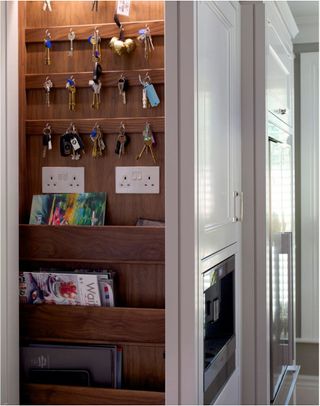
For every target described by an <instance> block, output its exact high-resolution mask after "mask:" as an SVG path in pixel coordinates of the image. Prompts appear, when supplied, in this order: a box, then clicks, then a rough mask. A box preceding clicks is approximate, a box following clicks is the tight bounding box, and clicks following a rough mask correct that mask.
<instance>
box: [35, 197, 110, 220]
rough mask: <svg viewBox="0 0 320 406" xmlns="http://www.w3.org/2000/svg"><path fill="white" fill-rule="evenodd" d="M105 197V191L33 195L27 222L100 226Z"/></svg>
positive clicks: (104, 207)
mask: <svg viewBox="0 0 320 406" xmlns="http://www.w3.org/2000/svg"><path fill="white" fill-rule="evenodd" d="M106 199H107V194H106V193H105V192H96V193H58V194H44V195H34V196H33V198H32V205H31V212H30V220H29V223H30V224H48V225H88V226H101V225H104V223H105V211H106Z"/></svg>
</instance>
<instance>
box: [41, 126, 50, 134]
mask: <svg viewBox="0 0 320 406" xmlns="http://www.w3.org/2000/svg"><path fill="white" fill-rule="evenodd" d="M42 133H43V134H44V135H51V125H50V124H49V123H47V124H46V126H45V127H44V129H43V131H42Z"/></svg>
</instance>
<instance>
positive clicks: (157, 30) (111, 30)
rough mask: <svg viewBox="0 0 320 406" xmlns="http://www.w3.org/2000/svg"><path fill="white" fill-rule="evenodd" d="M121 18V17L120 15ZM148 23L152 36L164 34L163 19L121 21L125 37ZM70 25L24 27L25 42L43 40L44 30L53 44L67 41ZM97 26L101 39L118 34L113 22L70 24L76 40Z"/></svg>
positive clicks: (84, 38)
mask: <svg viewBox="0 0 320 406" xmlns="http://www.w3.org/2000/svg"><path fill="white" fill-rule="evenodd" d="M120 18H121V17H120ZM146 25H148V27H149V28H150V31H151V34H152V36H154V37H156V36H158V35H163V34H164V21H163V20H155V21H154V20H151V21H150V20H144V21H135V22H125V23H123V28H124V34H125V38H135V37H138V36H139V30H141V29H142V28H145V26H146ZM70 28H71V27H70V25H67V26H63V25H59V26H47V27H40V28H27V29H26V34H25V35H26V42H41V43H42V42H43V40H44V38H45V31H46V30H49V32H50V34H51V39H52V41H53V45H54V43H55V42H59V41H64V42H69V41H68V33H69V32H70ZM95 28H97V29H98V30H99V35H100V37H101V39H102V40H104V39H105V40H106V39H109V38H112V37H118V36H119V28H118V27H117V25H116V24H115V23H107V24H90V25H72V30H73V31H74V32H75V35H76V38H75V42H76V41H87V40H88V38H89V36H90V35H92V33H93V31H94V30H95Z"/></svg>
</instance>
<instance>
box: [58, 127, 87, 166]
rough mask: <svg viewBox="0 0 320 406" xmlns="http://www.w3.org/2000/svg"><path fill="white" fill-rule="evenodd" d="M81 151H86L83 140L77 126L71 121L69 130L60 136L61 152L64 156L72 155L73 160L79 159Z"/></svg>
mask: <svg viewBox="0 0 320 406" xmlns="http://www.w3.org/2000/svg"><path fill="white" fill-rule="evenodd" d="M81 151H82V153H84V144H83V141H82V139H81V137H80V135H79V133H78V131H77V129H76V126H75V125H74V124H73V123H71V124H70V126H69V127H68V129H67V131H66V132H65V133H64V134H63V135H62V136H61V137H60V153H61V155H62V156H71V159H72V160H79V159H80V157H81V155H80V152H81Z"/></svg>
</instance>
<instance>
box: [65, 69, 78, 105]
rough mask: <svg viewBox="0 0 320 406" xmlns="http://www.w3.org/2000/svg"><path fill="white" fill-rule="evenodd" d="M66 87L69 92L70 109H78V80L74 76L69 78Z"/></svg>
mask: <svg viewBox="0 0 320 406" xmlns="http://www.w3.org/2000/svg"><path fill="white" fill-rule="evenodd" d="M66 88H67V89H68V92H69V110H70V111H74V110H75V109H76V91H77V89H76V81H75V79H74V77H73V76H70V78H69V79H68V80H67V83H66Z"/></svg>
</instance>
